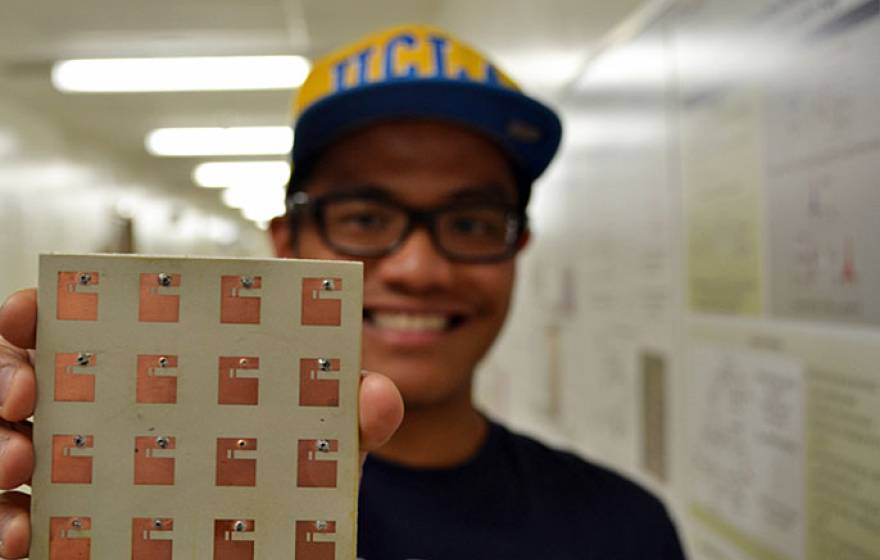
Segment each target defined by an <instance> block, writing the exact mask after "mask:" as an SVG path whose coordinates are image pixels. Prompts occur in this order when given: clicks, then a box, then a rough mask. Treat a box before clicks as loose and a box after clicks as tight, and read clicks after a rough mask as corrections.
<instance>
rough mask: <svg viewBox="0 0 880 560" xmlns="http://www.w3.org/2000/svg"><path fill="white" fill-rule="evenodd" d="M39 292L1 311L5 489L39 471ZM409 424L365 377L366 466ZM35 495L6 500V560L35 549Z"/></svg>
mask: <svg viewBox="0 0 880 560" xmlns="http://www.w3.org/2000/svg"><path fill="white" fill-rule="evenodd" d="M36 327H37V292H36V290H22V291H20V292H16V293H14V294H13V295H12V296H10V297H9V299H7V300H6V302H5V303H4V304H3V307H2V308H0V488H2V489H4V490H8V489H11V488H16V487H18V486H20V485H22V484H28V483H29V482H30V479H31V476H32V475H33V472H34V446H33V442H32V439H31V426H30V423H29V422H27V421H26V419H27V418H28V417H29V416H30V415H31V414H33V411H34V402H35V399H36V377H35V375H34V353H33V349H34V348H35V346H36V331H37V329H36ZM402 420H403V399H402V398H401V396H400V392H399V391H398V390H397V387H396V386H395V385H394V383H392V382H391V380H390V379H388V378H387V377H385V376H384V375H382V374H379V373H368V372H364V373H363V374H362V376H361V386H360V441H361V462H363V460H364V458H365V457H366V455H367V453H368V452H370V451H373V450H374V449H377V448H378V447H380V446H382V445H383V444H384V443H385V442H386V441H388V439H389V438H390V437H391V436H392V435H393V434H394V432H395V430H397V428H398V426H399V425H400V422H401V421H402ZM30 538H31V524H30V496H28V495H27V494H23V493H21V492H6V493H4V494H2V495H0V556H2V557H3V558H24V557H26V556H27V554H28V547H29V546H30Z"/></svg>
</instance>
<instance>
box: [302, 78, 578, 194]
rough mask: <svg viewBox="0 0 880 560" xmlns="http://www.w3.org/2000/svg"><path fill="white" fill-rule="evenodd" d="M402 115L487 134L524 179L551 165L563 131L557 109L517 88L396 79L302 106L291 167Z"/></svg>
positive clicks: (534, 175) (473, 83) (539, 172)
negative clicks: (362, 130) (345, 138)
mask: <svg viewBox="0 0 880 560" xmlns="http://www.w3.org/2000/svg"><path fill="white" fill-rule="evenodd" d="M406 117H414V118H433V119H438V120H443V121H447V122H452V123H456V124H460V125H462V126H465V127H469V128H472V129H475V130H477V131H478V132H482V133H484V134H486V135H487V136H488V137H489V138H490V139H491V140H493V141H495V142H496V143H497V144H498V145H499V146H500V147H501V149H502V150H503V151H505V152H506V153H507V155H508V156H509V157H510V158H511V160H512V161H513V162H514V163H515V165H517V166H518V167H519V171H520V172H522V173H523V174H524V175H525V178H526V179H527V180H528V181H529V182H531V181H534V180H535V179H536V178H537V177H538V176H539V175H541V173H542V172H543V171H544V170H545V169H546V168H547V166H548V165H549V164H550V161H551V160H552V159H553V156H554V155H555V153H556V150H557V148H558V147H559V142H560V139H561V136H562V125H561V123H560V122H559V118H558V117H557V116H556V114H555V113H554V112H553V111H552V110H551V109H549V108H548V107H546V106H545V105H543V104H542V103H540V102H538V101H536V100H534V99H532V98H530V97H528V96H526V95H524V94H522V93H520V92H518V91H514V90H510V89H505V88H502V87H498V86H492V85H486V84H481V83H476V82H467V81H459V80H449V79H430V80H424V79H422V80H406V79H400V80H394V81H386V82H381V83H376V84H370V85H364V86H361V87H358V88H354V89H352V90H349V91H342V92H338V93H335V94H333V95H331V96H328V97H326V98H324V99H322V100H320V101H318V102H317V103H315V104H314V105H312V106H310V107H309V108H308V109H306V110H305V111H304V112H303V114H302V115H300V116H299V119H298V120H297V122H296V124H295V129H296V133H295V140H294V145H293V154H292V156H293V162H294V166H296V165H299V163H298V162H305V161H308V160H309V159H311V158H312V157H314V156H315V155H316V154H318V153H320V152H321V151H322V150H323V149H324V148H326V147H327V146H328V145H329V144H330V143H332V142H333V141H335V140H337V139H338V138H340V137H341V136H342V135H344V134H346V133H348V132H351V131H353V130H356V129H358V128H362V127H364V126H367V125H369V124H372V123H376V122H381V121H387V120H392V119H396V118H406ZM294 173H295V171H294Z"/></svg>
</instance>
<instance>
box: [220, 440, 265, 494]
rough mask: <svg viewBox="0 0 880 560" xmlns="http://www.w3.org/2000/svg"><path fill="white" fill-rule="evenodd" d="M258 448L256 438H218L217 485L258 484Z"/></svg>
mask: <svg viewBox="0 0 880 560" xmlns="http://www.w3.org/2000/svg"><path fill="white" fill-rule="evenodd" d="M256 450H257V440H256V439H254V438H217V475H216V478H215V481H216V484H217V486H256V484H257V460H256V459H255V458H253V452H254V451H256Z"/></svg>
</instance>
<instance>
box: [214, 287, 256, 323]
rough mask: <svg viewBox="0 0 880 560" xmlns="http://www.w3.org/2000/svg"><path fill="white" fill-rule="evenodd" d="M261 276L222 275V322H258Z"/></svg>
mask: <svg viewBox="0 0 880 560" xmlns="http://www.w3.org/2000/svg"><path fill="white" fill-rule="evenodd" d="M262 287H263V278H262V277H261V276H222V277H221V278H220V322H221V323H240V324H258V323H259V322H260V296H259V295H256V294H255V291H256V290H259V289H260V288H262Z"/></svg>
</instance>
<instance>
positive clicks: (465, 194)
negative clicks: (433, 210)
mask: <svg viewBox="0 0 880 560" xmlns="http://www.w3.org/2000/svg"><path fill="white" fill-rule="evenodd" d="M447 200H448V201H449V202H500V203H504V204H513V203H514V201H513V200H511V197H510V195H509V194H508V193H507V191H506V190H505V189H504V187H502V186H501V185H491V184H490V185H479V186H471V187H465V188H463V189H461V190H459V191H456V192H454V193H452V194H451V195H450V196H448V197H447Z"/></svg>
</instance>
